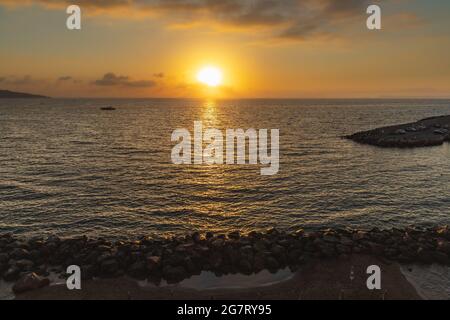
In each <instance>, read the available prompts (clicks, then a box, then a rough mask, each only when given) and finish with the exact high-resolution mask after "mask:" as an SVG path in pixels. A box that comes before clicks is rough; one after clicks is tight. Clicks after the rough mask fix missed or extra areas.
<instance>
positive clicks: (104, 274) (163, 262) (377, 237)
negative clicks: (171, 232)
mask: <svg viewBox="0 0 450 320" xmlns="http://www.w3.org/2000/svg"><path fill="white" fill-rule="evenodd" d="M353 254H365V255H370V256H374V257H378V258H380V259H385V260H387V261H395V262H400V263H413V262H414V263H423V264H431V263H438V264H444V265H450V228H449V227H448V226H445V227H433V228H415V227H410V228H405V229H390V230H379V229H372V230H367V231H363V230H353V229H327V230H322V231H316V232H305V231H304V230H299V231H297V232H295V233H285V232H280V231H278V230H276V229H270V230H267V231H266V232H250V233H248V234H245V235H241V234H240V233H239V232H232V233H230V234H228V235H214V234H212V233H210V232H207V233H205V234H201V233H199V232H195V233H193V234H191V235H188V236H186V237H178V238H168V239H151V238H148V237H141V238H140V239H139V240H135V241H119V240H118V241H109V240H106V239H89V238H87V237H84V236H82V237H77V238H70V239H61V238H59V237H56V236H50V237H48V238H45V239H44V238H43V239H28V240H24V239H20V238H17V237H15V236H14V235H12V234H4V235H0V276H1V277H2V278H3V280H4V281H7V282H15V286H14V287H13V291H14V292H15V293H22V292H25V291H28V290H32V289H37V288H40V287H43V286H47V285H48V284H49V282H50V281H49V280H48V279H47V277H48V275H49V272H56V273H60V274H61V275H63V276H66V274H65V271H66V267H67V266H69V265H78V266H80V267H81V270H82V278H83V279H92V278H106V279H108V278H118V277H122V276H130V277H132V278H135V279H139V280H143V279H148V280H149V281H151V282H154V283H155V284H158V283H160V282H161V280H163V279H164V280H166V281H167V282H168V283H178V282H180V281H182V280H184V279H186V278H189V277H191V276H193V275H198V274H200V272H202V271H212V272H214V273H216V274H217V275H219V276H220V275H225V274H232V273H241V274H246V275H250V274H253V273H257V272H259V271H261V270H263V269H267V270H269V271H271V272H276V271H277V270H279V269H282V268H285V267H290V268H291V269H292V270H293V271H296V270H297V269H298V268H299V267H300V266H302V265H304V264H306V263H308V262H310V261H317V260H320V259H336V258H345V257H349V256H351V255H353Z"/></svg>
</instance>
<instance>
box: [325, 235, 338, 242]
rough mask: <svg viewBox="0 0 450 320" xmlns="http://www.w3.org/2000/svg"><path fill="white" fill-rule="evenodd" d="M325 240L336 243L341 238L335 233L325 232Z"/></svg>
mask: <svg viewBox="0 0 450 320" xmlns="http://www.w3.org/2000/svg"><path fill="white" fill-rule="evenodd" d="M323 241H325V242H329V243H332V244H336V243H338V242H339V239H338V238H337V237H335V236H333V235H329V234H324V235H323Z"/></svg>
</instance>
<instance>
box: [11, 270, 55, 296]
mask: <svg viewBox="0 0 450 320" xmlns="http://www.w3.org/2000/svg"><path fill="white" fill-rule="evenodd" d="M49 284H50V280H49V279H47V278H43V277H41V276H38V275H37V274H36V273H34V272H33V273H29V274H26V275H24V276H23V277H22V278H20V280H19V281H17V282H16V283H15V284H14V286H13V288H12V290H13V292H14V293H15V294H19V293H24V292H27V291H31V290H36V289H40V288H43V287H45V286H48V285H49Z"/></svg>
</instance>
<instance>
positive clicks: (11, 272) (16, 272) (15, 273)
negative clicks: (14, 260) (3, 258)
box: [3, 266, 20, 281]
mask: <svg viewBox="0 0 450 320" xmlns="http://www.w3.org/2000/svg"><path fill="white" fill-rule="evenodd" d="M19 276H20V269H19V268H17V267H15V266H12V267H10V268H9V269H7V270H6V272H5V273H4V274H3V279H4V280H5V281H15V280H17V279H19Z"/></svg>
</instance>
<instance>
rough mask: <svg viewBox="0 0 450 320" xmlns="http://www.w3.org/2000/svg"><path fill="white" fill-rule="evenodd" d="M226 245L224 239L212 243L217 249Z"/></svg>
mask: <svg viewBox="0 0 450 320" xmlns="http://www.w3.org/2000/svg"><path fill="white" fill-rule="evenodd" d="M224 244H225V240H224V239H222V238H217V239H215V240H213V241H212V242H211V246H212V247H213V248H216V249H218V248H221V247H223V245H224Z"/></svg>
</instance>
